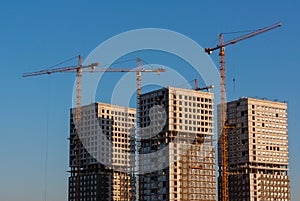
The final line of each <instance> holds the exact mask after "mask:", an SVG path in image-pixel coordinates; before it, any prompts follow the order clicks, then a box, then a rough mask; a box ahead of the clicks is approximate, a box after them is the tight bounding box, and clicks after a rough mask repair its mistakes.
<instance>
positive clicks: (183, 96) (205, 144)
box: [137, 87, 216, 201]
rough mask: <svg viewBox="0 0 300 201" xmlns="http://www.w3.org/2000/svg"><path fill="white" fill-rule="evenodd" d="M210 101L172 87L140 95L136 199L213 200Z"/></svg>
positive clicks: (204, 94) (203, 94)
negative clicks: (137, 197)
mask: <svg viewBox="0 0 300 201" xmlns="http://www.w3.org/2000/svg"><path fill="white" fill-rule="evenodd" d="M213 99H214V96H213V94H212V93H210V92H200V91H195V90H188V89H181V88H174V87H168V88H162V89H159V90H155V91H151V92H149V93H145V94H143V95H142V96H141V98H140V108H139V109H140V111H139V115H140V118H139V124H140V127H141V129H140V135H141V136H139V138H140V140H139V147H138V152H139V159H138V163H137V164H138V166H139V168H138V169H139V174H140V176H139V200H141V201H148V200H149V201H150V200H160V201H161V200H165V201H167V200H168V201H179V200H189V201H190V200H206V201H208V200H216V166H215V150H214V145H213V136H214V131H213V130H214V127H213V119H214V116H213V105H214V104H213Z"/></svg>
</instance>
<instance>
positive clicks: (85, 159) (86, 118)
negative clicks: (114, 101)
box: [68, 103, 136, 201]
mask: <svg viewBox="0 0 300 201" xmlns="http://www.w3.org/2000/svg"><path fill="white" fill-rule="evenodd" d="M70 115H71V116H70V153H69V166H70V176H69V193H68V200H69V201H75V195H76V193H79V195H78V196H79V198H80V199H79V200H80V201H111V200H135V178H134V175H133V174H132V171H131V170H132V169H134V165H135V162H134V161H133V162H132V161H131V160H132V159H134V155H135V154H134V153H135V145H134V142H135V138H134V132H135V131H134V126H135V123H136V110H135V109H132V108H125V107H120V106H115V105H110V104H104V103H93V104H90V105H87V106H83V107H82V115H81V122H80V126H78V125H76V124H75V115H76V109H71V112H70ZM77 133H78V134H79V137H80V146H78V145H77V147H79V149H77V148H76V134H77ZM77 153H80V154H77ZM130 153H133V154H130ZM132 156H133V157H132ZM78 166H79V167H80V171H79V173H78V171H76V167H78Z"/></svg>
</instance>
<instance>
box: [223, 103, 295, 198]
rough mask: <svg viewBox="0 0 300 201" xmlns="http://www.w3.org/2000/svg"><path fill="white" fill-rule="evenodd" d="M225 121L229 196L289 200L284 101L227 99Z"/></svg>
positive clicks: (285, 106)
mask: <svg viewBox="0 0 300 201" xmlns="http://www.w3.org/2000/svg"><path fill="white" fill-rule="evenodd" d="M227 121H228V125H229V126H230V128H229V129H227V133H228V171H229V172H228V174H229V178H228V194H229V200H230V201H235V200H236V201H237V200H250V201H259V200H261V201H266V200H281V201H288V200H290V182H289V176H288V164H289V161H288V130H287V104H286V103H283V102H274V101H269V100H259V99H253V98H241V99H239V100H236V101H232V102H229V103H227ZM220 147H221V146H219V148H220ZM221 152H222V150H220V149H219V156H220V157H219V168H220V169H221V168H222V167H221V164H222V163H221V161H222V157H221V156H222V153H221ZM221 184H222V182H221V178H219V189H221ZM221 195H222V194H221V191H219V200H221Z"/></svg>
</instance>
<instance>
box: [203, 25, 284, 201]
mask: <svg viewBox="0 0 300 201" xmlns="http://www.w3.org/2000/svg"><path fill="white" fill-rule="evenodd" d="M280 26H282V23H280V22H279V23H276V24H274V25H271V26H268V27H265V28H262V29H258V30H256V31H253V32H251V33H249V34H246V35H243V36H240V37H237V38H235V39H232V40H230V41H227V42H224V41H223V34H222V33H221V34H220V35H219V45H217V46H216V47H213V48H205V49H204V50H205V52H206V53H208V54H212V52H213V51H215V50H219V63H220V75H221V103H220V108H219V112H220V115H219V116H220V124H219V125H220V128H221V129H222V130H221V131H220V133H221V136H220V134H219V138H220V137H221V149H222V163H221V164H222V165H221V168H220V170H219V171H220V175H221V180H222V181H221V182H222V185H221V187H222V189H221V195H222V201H228V200H229V192H228V174H229V173H228V134H227V129H230V128H232V126H229V125H227V121H226V110H227V107H226V73H225V72H226V71H225V47H226V46H228V45H233V44H236V43H237V42H240V41H242V40H245V39H248V38H251V37H254V36H256V35H259V34H262V33H264V32H267V31H270V30H272V29H275V28H278V27H280ZM219 140H220V139H218V141H219ZM219 148H220V146H219Z"/></svg>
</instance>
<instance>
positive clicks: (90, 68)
mask: <svg viewBox="0 0 300 201" xmlns="http://www.w3.org/2000/svg"><path fill="white" fill-rule="evenodd" d="M137 62H138V68H96V67H97V66H99V63H98V62H95V63H91V64H89V65H82V57H81V55H79V56H78V64H77V66H70V67H62V68H55V69H50V70H41V71H36V72H31V73H24V74H23V77H31V76H38V75H45V74H48V75H49V74H53V73H63V72H75V73H76V78H77V79H76V116H75V120H76V127H77V129H76V139H75V141H76V145H75V153H76V162H75V164H76V165H75V166H76V168H75V172H76V179H75V180H76V187H75V201H80V200H81V199H80V168H81V164H80V146H81V141H80V134H79V132H80V126H81V114H82V112H81V107H82V105H81V99H82V96H81V94H82V90H81V86H82V83H81V80H82V73H83V72H91V73H94V72H135V73H136V77H137V78H136V80H137V100H138V106H137V107H138V112H137V113H139V111H140V109H139V107H140V96H141V93H142V76H141V73H153V72H156V73H158V74H159V73H160V72H166V70H165V69H164V68H156V69H144V68H143V67H142V64H141V59H140V58H138V59H137ZM138 115H139V114H138Z"/></svg>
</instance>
